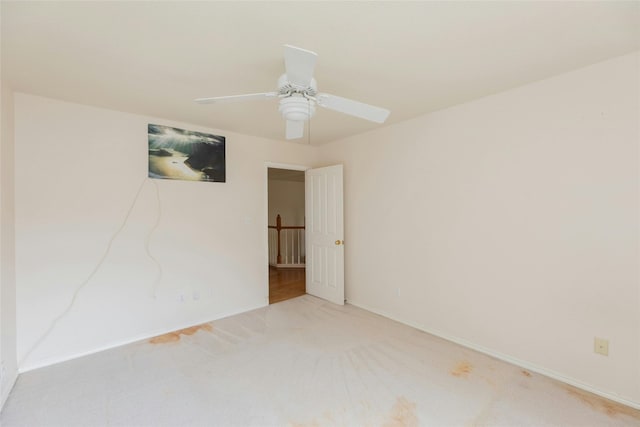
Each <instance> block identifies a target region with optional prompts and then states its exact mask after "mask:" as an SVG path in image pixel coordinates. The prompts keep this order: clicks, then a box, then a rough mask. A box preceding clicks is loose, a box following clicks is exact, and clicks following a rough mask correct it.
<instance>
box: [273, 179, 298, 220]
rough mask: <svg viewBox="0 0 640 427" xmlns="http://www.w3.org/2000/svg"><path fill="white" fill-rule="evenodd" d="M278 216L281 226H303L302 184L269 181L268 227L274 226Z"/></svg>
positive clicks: (275, 180)
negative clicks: (280, 219)
mask: <svg viewBox="0 0 640 427" xmlns="http://www.w3.org/2000/svg"><path fill="white" fill-rule="evenodd" d="M300 173H304V172H300ZM278 214H279V215H280V217H281V218H282V225H288V226H303V225H304V182H295V181H282V180H277V179H270V180H269V225H276V217H277V216H278Z"/></svg>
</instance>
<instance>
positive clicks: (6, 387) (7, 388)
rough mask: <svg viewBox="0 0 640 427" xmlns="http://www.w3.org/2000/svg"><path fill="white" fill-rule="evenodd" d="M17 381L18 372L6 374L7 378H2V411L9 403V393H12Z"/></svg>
mask: <svg viewBox="0 0 640 427" xmlns="http://www.w3.org/2000/svg"><path fill="white" fill-rule="evenodd" d="M17 379H18V372H17V371H13V372H9V373H5V376H4V377H2V384H0V390H1V391H2V394H0V411H1V410H2V408H3V407H4V403H5V402H6V401H7V397H9V393H11V390H12V389H13V386H14V385H15V384H16V380H17Z"/></svg>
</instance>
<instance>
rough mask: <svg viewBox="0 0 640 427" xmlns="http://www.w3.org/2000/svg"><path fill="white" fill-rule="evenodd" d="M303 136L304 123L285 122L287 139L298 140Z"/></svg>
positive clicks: (295, 121)
mask: <svg viewBox="0 0 640 427" xmlns="http://www.w3.org/2000/svg"><path fill="white" fill-rule="evenodd" d="M303 136H304V122H303V121H298V120H287V139H298V138H302V137H303Z"/></svg>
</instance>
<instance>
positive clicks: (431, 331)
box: [347, 300, 640, 410]
mask: <svg viewBox="0 0 640 427" xmlns="http://www.w3.org/2000/svg"><path fill="white" fill-rule="evenodd" d="M347 303H348V304H351V305H353V306H355V307H358V308H361V309H363V310H367V311H370V312H372V313H375V314H378V315H380V316H383V317H386V318H388V319H391V320H395V321H396V322H400V323H402V324H405V325H407V326H411V327H412V328H416V329H418V330H420V331H423V332H426V333H428V334H431V335H434V336H436V337H439V338H442V339H445V340H447V341H451V342H453V343H455V344H459V345H461V346H463V347H466V348H469V349H471V350H475V351H477V352H480V353H483V354H486V355H488V356H491V357H495V358H496V359H500V360H502V361H504V362H507V363H510V364H512V365H515V366H519V367H521V368H524V369H526V370H528V371H532V372H536V373H538V374H541V375H544V376H547V377H549V378H553V379H554V380H558V381H561V382H563V383H566V384H569V385H572V386H574V387H577V388H579V389H582V390H584V391H588V392H589V393H593V394H597V395H598V396H601V397H604V398H605V399H609V400H613V401H615V402H618V403H621V404H623V405H626V406H629V407H631V408H634V409H639V410H640V402H634V401H632V400H628V399H625V398H623V397H620V396H618V395H616V394H612V393H609V392H606V391H603V390H600V389H598V388H596V387H593V386H591V385H589V384H585V383H583V382H581V381H579V380H576V379H575V378H571V377H567V376H565V375H562V374H560V373H558V372H555V371H553V370H551V369H547V368H544V367H542V366H539V365H536V364H533V363H530V362H527V361H525V360H521V359H518V358H515V357H512V356H509V355H508V354H503V353H500V352H497V351H494V350H492V349H490V348H487V347H483V346H481V345H478V344H475V343H473V342H470V341H467V340H465V339H462V338H458V337H456V336H453V335H450V334H447V333H444V332H441V331H438V330H435V329H432V328H428V327H426V326H424V325H420V324H417V323H415V322H412V321H410V320H406V319H401V318H399V317H397V316H394V315H392V314H390V313H388V312H386V311H384V310H380V309H376V308H373V307H370V306H368V305H367V304H361V303H359V302H357V301H353V300H348V301H347Z"/></svg>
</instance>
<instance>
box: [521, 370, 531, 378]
mask: <svg viewBox="0 0 640 427" xmlns="http://www.w3.org/2000/svg"><path fill="white" fill-rule="evenodd" d="M520 373H521V374H522V375H524V376H525V377H531V372H529V371H525V370H524V369H523V370H522V371H520Z"/></svg>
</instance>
